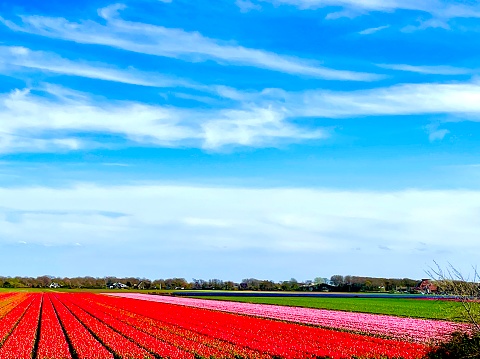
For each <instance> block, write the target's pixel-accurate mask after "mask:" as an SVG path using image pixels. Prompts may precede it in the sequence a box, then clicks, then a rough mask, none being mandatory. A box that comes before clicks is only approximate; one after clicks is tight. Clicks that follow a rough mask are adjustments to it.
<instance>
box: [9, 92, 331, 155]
mask: <svg viewBox="0 0 480 359" xmlns="http://www.w3.org/2000/svg"><path fill="white" fill-rule="evenodd" d="M41 91H42V94H41V95H37V94H33V93H32V92H31V91H30V90H28V89H25V90H15V91H13V92H11V93H7V94H2V95H0V118H1V119H0V123H1V125H2V132H0V151H2V152H12V151H13V152H16V151H28V150H33V151H49V150H62V149H63V150H65V149H69V150H78V149H85V148H91V147H98V146H100V147H102V146H108V143H105V139H102V142H97V141H96V137H95V136H96V135H97V134H110V135H117V136H120V137H123V138H124V139H126V140H129V141H131V142H132V143H134V144H142V145H149V146H164V147H183V146H189V147H201V148H205V149H209V150H218V149H221V148H222V147H225V146H250V147H257V146H260V147H262V146H276V145H278V144H279V143H294V142H297V141H300V142H301V141H305V140H312V139H321V138H324V137H325V136H326V133H325V132H324V131H323V130H321V129H315V130H312V129H310V128H302V127H301V126H298V125H295V124H293V123H290V122H289V121H288V119H287V117H286V115H285V113H284V111H283V110H282V109H281V108H273V107H270V108H268V107H267V108H266V107H259V106H255V105H250V106H244V108H238V109H209V110H203V111H201V110H198V109H179V108H174V107H170V106H168V107H162V106H154V105H146V104H142V103H137V102H127V101H106V100H105V101H102V100H94V99H92V98H90V97H89V96H88V95H86V94H83V93H79V92H76V91H71V90H68V89H65V88H62V87H58V86H52V85H47V86H45V87H44V88H43V89H41ZM78 133H84V134H89V136H90V137H89V138H90V139H89V140H85V138H84V137H85V136H83V137H82V139H80V138H79V137H78V136H76V134H78Z"/></svg>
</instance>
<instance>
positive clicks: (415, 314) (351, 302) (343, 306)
mask: <svg viewBox="0 0 480 359" xmlns="http://www.w3.org/2000/svg"><path fill="white" fill-rule="evenodd" d="M195 298H203V299H214V300H230V301H235V302H247V303H260V304H277V305H287V306H294V307H306V308H318V309H331V310H343V311H349V312H362V313H372V314H387V315H395V316H399V317H412V318H425V319H445V320H455V321H462V317H461V304H460V303H458V302H452V301H440V300H438V301H437V300H416V299H402V298H386V299H385V298H361V297H360V298H308V297H307V298H305V297H284V298H279V297H230V296H229V297H221V296H218V297H217V296H215V297H214V296H208V297H203V296H201V297H195Z"/></svg>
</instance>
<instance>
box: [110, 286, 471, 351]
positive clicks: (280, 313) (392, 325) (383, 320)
mask: <svg viewBox="0 0 480 359" xmlns="http://www.w3.org/2000/svg"><path fill="white" fill-rule="evenodd" d="M110 295H115V296H120V297H127V298H132V299H141V300H148V301H155V302H160V303H169V304H176V305H183V306H188V307H195V308H203V309H210V310H217V311H223V312H229V313H235V314H244V315H252V316H258V317H264V318H271V319H279V320H285V321H291V322H297V323H304V324H311V325H318V326H322V327H325V328H334V329H342V330H351V331H355V332H360V333H368V334H375V335H381V336H387V337H391V338H395V339H400V340H409V341H415V342H423V343H425V342H429V341H435V340H442V339H446V338H447V337H448V335H449V334H451V333H452V332H454V331H458V330H468V325H466V324H460V323H453V322H449V321H441V320H427V319H415V318H401V317H395V316H389V315H377V314H365V313H352V312H342V311H334V310H325V309H312V308H301V307H286V306H279V305H269V304H252V303H239V302H231V301H218V300H205V299H196V298H181V297H180V298H179V297H171V296H154V295H148V294H138V293H112V294H110Z"/></svg>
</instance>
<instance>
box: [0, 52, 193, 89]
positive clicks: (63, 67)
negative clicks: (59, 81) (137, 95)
mask: <svg viewBox="0 0 480 359" xmlns="http://www.w3.org/2000/svg"><path fill="white" fill-rule="evenodd" d="M0 63H2V64H3V65H4V67H3V69H1V70H0V71H2V72H4V73H10V72H14V71H16V70H17V71H18V67H21V68H26V69H33V70H40V71H45V72H51V73H55V74H62V75H70V76H80V77H87V78H92V79H99V80H106V81H114V82H121V83H126V84H132V85H140V86H154V87H173V86H183V87H196V86H195V85H193V84H191V83H189V82H188V81H184V80H181V79H175V78H169V77H166V76H160V75H158V74H156V73H146V72H142V71H138V70H135V69H133V68H129V69H116V68H115V67H112V66H111V65H107V64H102V63H90V62H82V61H72V60H68V59H65V58H62V57H60V56H58V55H56V54H54V53H50V52H43V51H32V50H30V49H28V48H25V47H19V46H0ZM6 65H10V66H9V67H6ZM12 65H13V66H15V67H13V68H12Z"/></svg>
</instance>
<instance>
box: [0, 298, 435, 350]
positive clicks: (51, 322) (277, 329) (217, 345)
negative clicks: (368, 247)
mask: <svg viewBox="0 0 480 359" xmlns="http://www.w3.org/2000/svg"><path fill="white" fill-rule="evenodd" d="M8 298H9V297H0V310H1V308H4V307H6V306H5V305H2V304H5V302H6V301H8V300H9V299H8ZM17 299H18V298H17ZM427 350H428V347H427V346H426V345H424V344H420V343H413V342H408V341H399V340H391V339H384V338H378V337H373V336H367V335H360V334H354V333H350V332H342V331H337V330H329V329H323V328H320V327H315V326H305V325H300V324H296V323H291V322H283V321H277V320H270V319H265V318H258V317H252V316H245V315H238V314H232V313H226V312H222V311H212V310H206V309H199V308H194V307H190V306H181V305H176V304H168V303H158V302H154V301H145V300H133V299H130V298H119V297H112V296H105V295H96V294H89V293H73V294H65V293H46V294H26V295H24V296H23V299H22V300H19V299H18V301H17V302H16V306H14V307H11V308H10V310H9V311H8V312H6V313H4V315H3V317H1V318H0V359H23V358H33V357H35V358H38V359H71V358H72V357H74V358H79V359H87V358H88V359H113V358H114V357H115V358H125V359H147V358H152V359H153V358H159V357H160V358H169V359H194V358H199V357H200V358H218V359H227V358H249V359H272V358H274V357H275V358H277V357H279V358H285V359H294V358H295V359H304V358H305V359H306V358H317V357H329V358H332V359H341V358H352V357H361V358H387V357H389V358H398V357H402V358H405V359H410V358H412V359H413V358H421V357H422V356H423V355H424V354H425V353H426V351H427Z"/></svg>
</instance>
